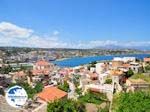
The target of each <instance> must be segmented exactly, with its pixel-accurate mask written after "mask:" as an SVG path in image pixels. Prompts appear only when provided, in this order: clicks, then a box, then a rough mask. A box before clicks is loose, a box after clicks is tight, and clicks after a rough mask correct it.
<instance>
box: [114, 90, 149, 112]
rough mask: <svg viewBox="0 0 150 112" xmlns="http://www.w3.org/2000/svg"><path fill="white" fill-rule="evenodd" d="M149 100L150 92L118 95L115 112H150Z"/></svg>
mask: <svg viewBox="0 0 150 112" xmlns="http://www.w3.org/2000/svg"><path fill="white" fill-rule="evenodd" d="M149 99H150V92H149V91H148V92H141V91H138V92H135V93H132V92H130V93H121V94H117V95H115V97H114V101H113V112H150V100H149Z"/></svg>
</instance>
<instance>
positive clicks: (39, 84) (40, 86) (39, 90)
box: [34, 82, 44, 93]
mask: <svg viewBox="0 0 150 112" xmlns="http://www.w3.org/2000/svg"><path fill="white" fill-rule="evenodd" d="M43 88H44V85H43V84H42V83H40V82H38V83H37V84H36V85H35V87H34V89H35V90H36V92H37V93H39V92H41V91H42V90H43Z"/></svg>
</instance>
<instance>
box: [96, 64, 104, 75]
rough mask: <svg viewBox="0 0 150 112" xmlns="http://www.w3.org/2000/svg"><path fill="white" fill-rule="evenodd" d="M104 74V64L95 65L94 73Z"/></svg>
mask: <svg viewBox="0 0 150 112" xmlns="http://www.w3.org/2000/svg"><path fill="white" fill-rule="evenodd" d="M103 72H104V63H97V64H96V73H97V74H102V73H103Z"/></svg>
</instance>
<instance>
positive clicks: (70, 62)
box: [53, 54, 150, 67]
mask: <svg viewBox="0 0 150 112" xmlns="http://www.w3.org/2000/svg"><path fill="white" fill-rule="evenodd" d="M148 56H150V54H131V55H111V56H88V57H74V58H70V59H65V60H61V61H53V63H54V64H56V65H58V66H60V67H75V66H79V65H83V64H88V63H90V62H93V61H103V60H112V59H113V58H114V57H136V58H137V59H141V60H143V58H144V57H148Z"/></svg>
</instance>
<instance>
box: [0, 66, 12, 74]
mask: <svg viewBox="0 0 150 112" xmlns="http://www.w3.org/2000/svg"><path fill="white" fill-rule="evenodd" d="M11 71H12V67H11V66H10V65H8V66H4V67H2V68H0V73H1V74H8V73H9V72H11Z"/></svg>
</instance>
